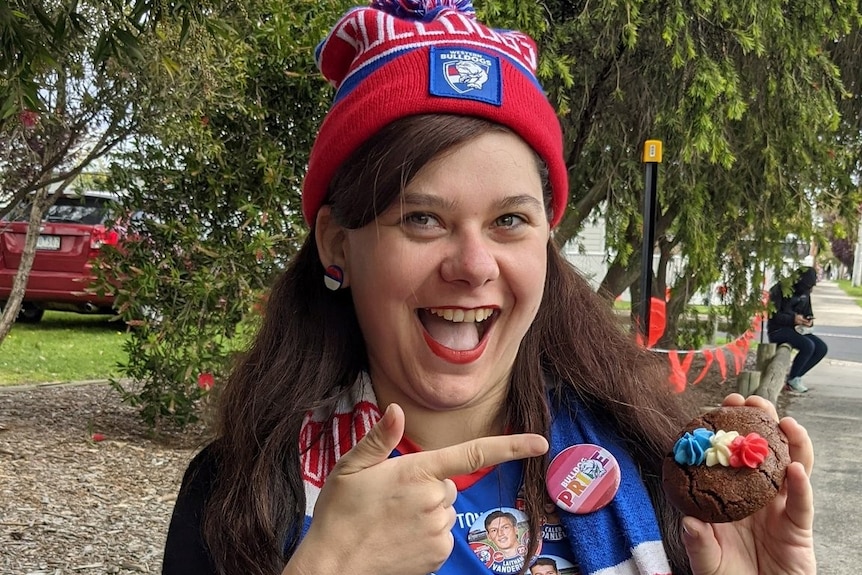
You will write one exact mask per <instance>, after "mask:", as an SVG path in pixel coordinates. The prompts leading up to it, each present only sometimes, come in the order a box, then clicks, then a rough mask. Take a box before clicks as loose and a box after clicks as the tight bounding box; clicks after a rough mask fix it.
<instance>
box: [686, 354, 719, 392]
mask: <svg viewBox="0 0 862 575" xmlns="http://www.w3.org/2000/svg"><path fill="white" fill-rule="evenodd" d="M703 357H704V359H706V363H705V364H704V366H703V369H701V370H700V374H699V375H698V376H697V378H695V380H694V381H692V382H691V384H692V385H697V384H698V383H700V382H701V381H702V380H703V378H704V377H706V373H707V372H708V371H709V367H710V366H711V365H712V362H713V360H714V359H715V357H714V356H713V353H712V350H711V349H705V350H703Z"/></svg>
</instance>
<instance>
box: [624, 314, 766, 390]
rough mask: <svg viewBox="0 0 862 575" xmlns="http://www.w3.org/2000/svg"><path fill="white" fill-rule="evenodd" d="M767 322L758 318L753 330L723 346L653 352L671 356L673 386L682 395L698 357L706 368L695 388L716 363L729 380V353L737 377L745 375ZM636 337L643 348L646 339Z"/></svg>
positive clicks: (696, 380)
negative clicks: (757, 337)
mask: <svg viewBox="0 0 862 575" xmlns="http://www.w3.org/2000/svg"><path fill="white" fill-rule="evenodd" d="M763 322H764V315H763V314H757V315H756V316H755V317H754V318H753V319H752V321H751V329H749V330H748V331H746V332H745V333H744V334H742V335H741V336H739V337H737V338H736V339H735V340H733V341H731V342H728V343H726V344H724V345H722V346H718V347H713V348H709V349H688V350H678V349H655V348H651V349H650V351H653V352H657V353H666V354H668V362H669V363H670V375H669V383H670V384H671V387H672V388H673V389H674V390H675V391H676V392H682V391H685V388H686V386H687V385H689V381H688V372H689V369H691V365H692V363H693V361H694V356H695V355H702V356H703V358H704V366H703V367H702V368H701V369H700V372H699V373H698V374H697V377H695V378H694V381H692V382H691V385H697V384H698V383H700V382H701V381H703V379H704V378H705V377H706V375H707V373H708V372H709V369H710V367H712V364H713V363H715V364H717V365H718V369H719V373H720V374H721V378H722V379H727V375H728V374H727V368H728V365H727V363H728V361H727V360H728V358H727V355H726V353H725V352H728V353H730V355H731V357H732V358H733V364H732V366H731V367H732V368H733V370H734V375H738V374H739V373H741V372H742V370H743V369H744V368H745V359H746V357H748V352H749V351H750V349H751V342H752V341H753V340H754V337H755V333H756V332H757V331H758V330H760V329H762V328H763ZM650 327H652V326H650ZM662 327H663V326H662ZM651 331H652V330H651ZM635 337H636V339H637V341H638V343H639V344H641V345H643V338H642V337H641V336H640V335H639V334H636V336H635ZM681 355H684V356H685V357H684V358H683V359H682V360H680V356H681Z"/></svg>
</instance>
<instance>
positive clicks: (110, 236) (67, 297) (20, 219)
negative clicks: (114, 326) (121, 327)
mask: <svg viewBox="0 0 862 575" xmlns="http://www.w3.org/2000/svg"><path fill="white" fill-rule="evenodd" d="M115 202H116V196H115V195H113V194H110V193H107V192H99V191H87V192H81V193H80V194H76V195H68V196H63V197H60V198H59V199H58V200H57V202H56V203H55V204H54V205H52V206H51V207H50V208H48V210H47V212H46V213H45V215H44V216H43V219H42V225H41V226H40V228H39V239H38V241H37V243H36V257H35V259H34V260H33V269H32V270H31V272H30V277H29V280H28V281H27V287H26V290H25V292H24V303H23V305H22V306H21V312H20V313H19V316H18V321H22V322H38V321H39V320H41V319H42V315H43V314H44V312H45V310H48V309H50V310H61V311H72V312H78V313H113V303H114V296H113V294H103V295H97V294H95V293H88V292H87V291H86V288H87V287H88V286H89V285H90V283H91V282H92V279H93V278H92V273H91V269H92V264H93V259H94V258H95V257H96V256H98V255H99V251H100V250H101V249H102V247H103V246H106V245H116V244H117V243H118V242H119V240H120V236H119V233H118V232H117V231H116V230H114V229H109V228H108V227H107V226H106V223H107V222H108V221H109V220H111V219H113V218H114V217H115V214H114V212H115V210H114V206H115V205H116V203H115ZM29 217H30V206H29V204H27V203H26V202H24V203H22V204H21V205H19V206H17V207H16V208H15V209H14V210H12V211H11V212H10V213H9V214H8V215H7V216H6V217H5V218H3V220H2V221H0V307H2V306H3V305H5V302H6V300H7V299H8V298H9V295H10V293H11V291H12V282H13V281H14V279H15V274H16V273H17V272H18V265H19V264H20V262H21V254H22V252H23V250H24V239H25V237H26V233H27V221H28V219H29Z"/></svg>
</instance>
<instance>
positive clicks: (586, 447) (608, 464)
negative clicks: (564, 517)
mask: <svg viewBox="0 0 862 575" xmlns="http://www.w3.org/2000/svg"><path fill="white" fill-rule="evenodd" d="M545 485H546V487H547V489H548V495H550V496H551V500H552V501H553V502H554V503H556V504H557V507H559V508H560V509H562V510H564V511H568V512H569V513H577V514H586V513H592V512H593V511H597V510H599V509H601V508H602V507H604V506H605V505H607V504H608V503H610V502H611V500H613V498H614V496H615V495H616V494H617V490H618V489H619V487H620V466H619V464H618V463H617V460H616V459H615V458H614V456H613V455H611V452H610V451H608V450H607V449H605V448H604V447H601V446H599V445H594V444H592V443H582V444H579V445H573V446H572V447H567V448H566V449H564V450H563V451H561V452H560V454H559V455H557V456H556V457H555V458H554V460H553V461H551V464H550V466H548V476H547V478H546V479H545Z"/></svg>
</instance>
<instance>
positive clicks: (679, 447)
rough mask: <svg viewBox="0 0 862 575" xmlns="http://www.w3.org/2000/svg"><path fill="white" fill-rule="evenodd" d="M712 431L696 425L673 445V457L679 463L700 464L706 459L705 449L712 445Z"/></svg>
mask: <svg viewBox="0 0 862 575" xmlns="http://www.w3.org/2000/svg"><path fill="white" fill-rule="evenodd" d="M713 435H715V434H714V433H713V432H712V431H710V430H708V429H705V428H703V427H698V428H697V429H695V430H694V431H692V432H686V433H685V435H683V436H682V437H680V438H679V439H678V440H677V441H676V443H675V444H674V446H673V458H674V460H675V461H676V462H677V463H679V464H680V465H700V464H702V463H703V462H704V460H705V459H706V455H705V453H706V450H707V449H709V448H710V447H711V445H712V443H711V441H710V440H711V439H712V436H713Z"/></svg>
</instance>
